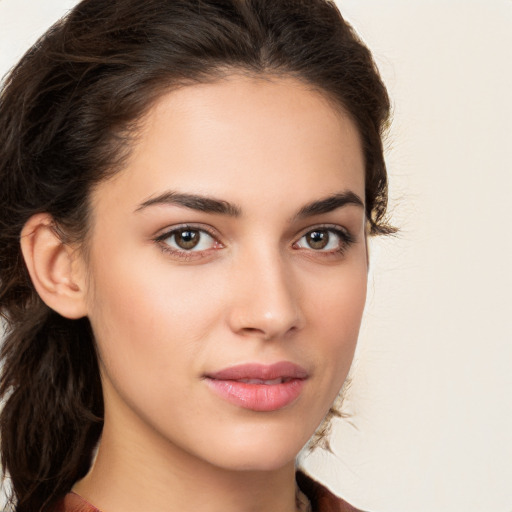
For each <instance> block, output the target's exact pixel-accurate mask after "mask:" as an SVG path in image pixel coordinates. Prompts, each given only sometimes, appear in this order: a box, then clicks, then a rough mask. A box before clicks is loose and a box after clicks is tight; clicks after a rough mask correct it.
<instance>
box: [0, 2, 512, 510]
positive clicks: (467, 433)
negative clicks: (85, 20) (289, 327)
mask: <svg viewBox="0 0 512 512" xmlns="http://www.w3.org/2000/svg"><path fill="white" fill-rule="evenodd" d="M74 4H75V1H72V0H0V73H1V74H4V73H5V72H6V71H7V69H8V68H9V67H10V66H11V65H12V64H13V63H14V62H15V61H16V60H17V59H18V58H19V57H20V56H21V55H22V53H23V52H24V51H25V50H26V49H27V48H28V46H29V45H30V44H31V43H32V42H34V41H35V39H36V38H37V36H38V35H40V34H41V33H42V32H43V31H44V30H45V29H46V28H47V27H48V26H49V25H50V24H51V23H52V22H53V21H55V20H56V19H57V18H58V17H59V16H61V15H62V14H64V13H65V12H66V10H67V9H69V8H71V7H72V6H73V5H74ZM338 5H339V6H340V9H341V11H342V13H343V14H344V15H345V17H346V18H347V19H348V20H349V21H351V22H352V23H353V24H354V26H355V27H356V29H357V31H358V32H359V34H360V35H361V36H362V37H363V39H364V40H365V41H366V43H367V44H368V45H369V46H370V48H371V49H372V50H373V52H374V55H375V58H376V60H377V62H378V65H379V68H380V69H381V72H382V74H383V76H384V79H385V81H386V83H387V85H388V88H389V91H390V94H391V96H392V99H393V104H394V122H393V125H392V128H391V132H390V136H389V139H388V144H387V145H388V151H387V162H388V166H389V172H390V181H391V184H390V188H391V197H392V206H393V211H394V215H393V220H394V222H395V224H396V225H398V226H399V227H400V228H401V232H400V234H399V235H398V237H394V238H388V239H386V240H384V239H379V240H375V241H373V242H372V249H371V273H370V293H369V298H368V307H367V311H366V314H365V320H364V325H363V328H362V333H361V341H360V346H359V349H358V355H357V361H356V363H355V365H354V368H353V386H352V388H351V390H350V394H349V396H348V400H347V403H346V405H347V408H346V410H347V411H348V412H350V413H351V414H352V419H351V422H347V421H343V422H337V423H336V425H335V430H334V433H333V440H332V447H333V453H332V454H327V453H322V452H316V453H314V454H313V455H312V456H310V457H307V458H306V459H305V465H306V467H307V468H308V469H309V470H310V471H311V472H313V473H314V474H315V475H316V476H317V477H318V478H319V479H321V480H322V481H323V482H325V483H326V484H328V485H329V486H330V487H332V488H333V489H334V490H335V491H336V492H337V493H339V494H342V495H343V496H344V497H345V498H346V499H348V500H349V501H352V502H353V504H354V505H357V506H359V507H361V508H363V509H365V510H366V509H367V510H371V511H373V512H512V321H511V318H512V271H511V269H510V262H511V261H512V236H511V230H512V228H511V224H512V223H511V221H510V220H509V218H508V215H509V212H510V206H509V201H510V197H511V196H512V164H511V162H512V1H511V0H444V1H443V0H436V1H433V0H432V1H431V0H408V1H407V0H340V1H339V2H338Z"/></svg>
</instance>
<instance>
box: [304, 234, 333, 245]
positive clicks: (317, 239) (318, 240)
mask: <svg viewBox="0 0 512 512" xmlns="http://www.w3.org/2000/svg"><path fill="white" fill-rule="evenodd" d="M306 239H307V242H308V245H309V246H310V247H311V248H312V249H324V248H325V247H326V246H327V244H328V243H329V233H328V232H327V231H311V232H310V233H308V234H307V235H306Z"/></svg>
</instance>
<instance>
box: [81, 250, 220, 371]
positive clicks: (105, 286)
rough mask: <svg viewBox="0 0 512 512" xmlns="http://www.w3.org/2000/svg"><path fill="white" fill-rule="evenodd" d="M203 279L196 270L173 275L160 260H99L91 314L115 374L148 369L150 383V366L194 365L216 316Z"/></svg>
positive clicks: (102, 352) (182, 367)
mask: <svg viewBox="0 0 512 512" xmlns="http://www.w3.org/2000/svg"><path fill="white" fill-rule="evenodd" d="M203 281H204V280H203V279H202V278H201V276H200V275H198V273H197V272H196V274H193V273H189V274H188V275H187V273H186V272H174V273H170V272H169V268H168V266H166V265H165V264H164V265H162V264H160V263H158V262H155V261H153V262H152V264H148V263H147V262H145V263H144V264H143V263H142V262H140V264H138V262H137V261H136V259H135V258H131V259H128V258H124V259H123V258H118V259H117V261H114V262H112V261H111V262H110V264H109V265H103V264H102V262H97V265H96V266H95V268H94V282H93V290H92V292H93V293H92V294H91V297H92V300H91V301H90V302H91V303H90V307H89V311H90V315H89V317H90V320H91V324H92V327H93V330H94V334H95V338H96V340H97V345H98V351H99V354H100V358H101V360H102V361H103V363H104V365H105V366H106V367H107V368H108V370H109V372H110V373H111V375H110V376H111V377H113V378H115V379H117V378H122V379H125V378H130V379H135V378H136V377H137V374H138V372H146V374H145V375H144V376H143V377H142V379H143V380H142V381H147V380H148V379H150V378H151V375H148V374H147V372H148V370H150V371H151V372H152V374H153V375H156V374H160V375H161V374H167V375H177V373H179V372H180V371H185V370H186V369H187V368H188V367H189V366H190V364H191V363H190V362H191V361H192V362H193V360H194V353H195V354H196V355H197V349H198V347H200V345H201V341H202V340H203V338H205V337H206V336H207V334H208V332H209V331H210V329H211V326H212V324H214V323H215V319H216V314H217V312H216V310H215V309H214V306H215V304H216V302H215V301H213V300H211V298H210V296H209V292H208V289H205V287H204V282H203ZM199 311H200V312H201V314H200V315H199V314H198V312H199ZM170 365H172V366H173V367H172V369H171V368H170ZM171 370H172V372H171ZM113 374H115V375H113Z"/></svg>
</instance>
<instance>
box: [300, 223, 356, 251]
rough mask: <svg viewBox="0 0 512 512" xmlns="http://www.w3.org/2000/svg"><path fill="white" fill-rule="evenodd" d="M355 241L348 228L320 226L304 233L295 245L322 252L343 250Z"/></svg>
mask: <svg viewBox="0 0 512 512" xmlns="http://www.w3.org/2000/svg"><path fill="white" fill-rule="evenodd" d="M353 242H354V239H353V237H352V236H351V235H350V233H348V232H347V231H346V230H344V229H341V228H338V227H332V228H331V227H325V228H324V227H318V228H316V229H312V230H311V231H308V232H307V233H305V234H304V235H302V236H301V237H300V238H299V240H297V242H295V244H293V245H294V247H295V248H296V249H308V250H313V251H317V252H322V253H334V252H343V251H344V250H345V249H346V248H348V247H349V246H350V245H351V244H352V243H353Z"/></svg>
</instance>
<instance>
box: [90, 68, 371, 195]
mask: <svg viewBox="0 0 512 512" xmlns="http://www.w3.org/2000/svg"><path fill="white" fill-rule="evenodd" d="M112 187H114V188H115V191H116V194H115V195H116V196H118V197H119V198H120V199H122V200H123V201H124V200H125V201H126V202H127V204H128V203H131V204H132V205H136V204H137V203H140V202H141V200H142V199H144V198H145V199H147V198H148V197H151V196H152V195H156V194H159V193H162V192H163V191H165V190H166V189H172V190H178V191H183V192H190V191H192V192H194V193H202V194H207V195H213V196H216V197H221V198H223V199H226V200H228V201H232V202H235V203H237V204H243V203H244V202H248V203H250V202H251V201H252V200H253V199H254V198H255V197H258V198H259V199H265V200H266V201H267V202H268V203H269V204H279V203H280V202H283V201H284V200H287V201H289V202H290V203H291V202H294V201H295V200H296V202H300V201H303V202H304V203H305V202H308V201H310V200H311V196H313V195H317V196H326V195H329V194H332V193H333V192H337V191H339V190H341V189H343V190H345V189H350V190H352V191H353V192H355V193H357V194H358V195H360V196H361V197H363V198H364V162H363V154H362V149H361V142H360V138H359V134H358V132H357V129H356V127H355V124H354V123H353V122H352V121H351V119H350V118H349V117H348V115H346V114H345V113H344V112H343V111H342V109H341V108H337V107H336V106H335V105H334V104H333V103H332V102H331V101H329V100H328V99H327V98H326V97H325V96H324V95H323V94H321V93H320V92H318V91H316V90H313V89H311V88H310V87H308V86H307V85H305V84H303V83H302V82H299V81H297V80H295V79H292V78H255V77H246V76H230V77H228V78H225V79H223V80H219V81H218V82H214V83H208V84H199V85H192V86H186V87H183V88H181V89H178V90H175V91H172V92H169V93H167V94H165V95H163V96H162V97H161V98H160V99H159V100H158V101H157V102H156V103H155V105H154V106H153V108H152V109H151V110H150V111H149V112H148V114H147V115H146V116H145V118H144V122H143V123H142V125H141V128H140V132H139V133H138V136H137V138H136V142H135V143H134V147H133V150H132V152H131V155H130V157H129V158H128V159H127V162H126V165H125V168H124V169H123V170H121V171H120V172H119V173H118V175H116V176H115V177H114V179H113V180H111V181H110V182H107V183H106V184H104V185H102V186H100V187H98V189H97V190H96V191H95V195H96V197H95V199H96V200H97V201H98V200H100V198H101V199H102V200H103V198H104V197H105V196H106V197H108V196H109V195H110V193H111V192H112V191H113V188H112Z"/></svg>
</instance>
